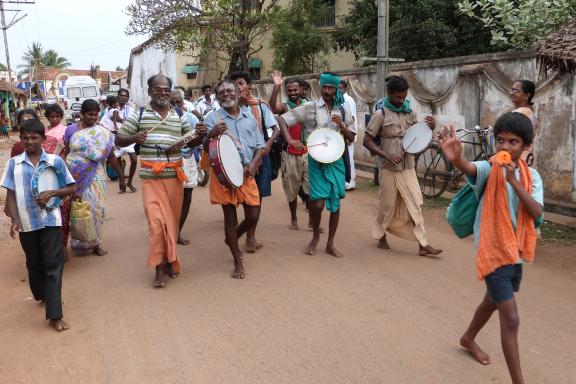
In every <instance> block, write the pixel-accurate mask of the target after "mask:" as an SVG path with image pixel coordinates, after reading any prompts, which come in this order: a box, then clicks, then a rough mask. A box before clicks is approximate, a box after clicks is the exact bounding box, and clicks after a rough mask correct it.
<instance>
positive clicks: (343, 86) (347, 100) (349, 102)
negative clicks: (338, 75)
mask: <svg viewBox="0 0 576 384" xmlns="http://www.w3.org/2000/svg"><path fill="white" fill-rule="evenodd" d="M340 91H342V94H343V95H344V105H345V106H347V107H348V109H349V110H350V111H352V119H353V120H354V125H353V126H352V130H353V131H354V133H355V134H357V133H358V112H357V111H356V102H355V101H354V99H353V98H352V96H350V95H349V94H348V82H347V81H346V80H340ZM354 142H356V136H354ZM354 142H352V143H350V144H349V145H348V155H349V157H350V182H347V183H346V190H347V191H350V190H352V189H354V188H356V168H355V166H354Z"/></svg>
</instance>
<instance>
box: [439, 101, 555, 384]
mask: <svg viewBox="0 0 576 384" xmlns="http://www.w3.org/2000/svg"><path fill="white" fill-rule="evenodd" d="M494 137H495V139H496V149H497V151H499V153H498V154H497V155H496V156H494V157H492V159H491V160H490V162H488V161H477V162H469V161H467V160H465V159H464V158H462V145H461V143H460V140H459V139H458V137H457V136H456V131H455V129H454V126H452V125H451V124H448V125H446V126H444V131H443V132H442V133H441V134H440V138H439V140H440V144H441V146H442V150H443V152H444V154H445V155H446V158H447V159H448V160H449V161H451V162H452V163H453V164H454V166H456V167H457V168H458V169H460V170H461V171H462V172H463V173H464V174H466V176H467V178H468V182H469V184H470V185H471V186H472V188H473V190H474V191H475V193H476V197H477V198H478V199H479V200H480V204H479V206H478V210H477V211H476V221H475V224H474V237H475V244H476V245H477V247H478V256H477V261H476V271H477V275H478V278H479V279H484V281H485V282H486V290H487V293H486V295H485V296H484V299H483V300H482V302H481V303H480V305H479V306H478V308H477V309H476V312H475V313H474V317H473V319H472V322H471V323H470V325H469V327H468V329H467V330H466V332H465V333H464V335H463V336H462V338H461V339H460V344H461V345H462V347H464V348H465V349H467V350H468V351H469V352H470V353H471V354H472V356H473V357H474V358H475V359H476V360H477V361H478V362H480V363H481V364H484V365H485V364H489V363H490V357H489V356H488V355H487V354H486V353H485V352H484V351H483V350H482V349H480V347H479V346H478V345H477V344H476V342H475V339H476V335H477V334H478V332H480V330H481V329H482V328H483V327H484V325H485V324H486V323H487V322H488V320H489V319H490V317H491V316H492V314H493V313H494V312H495V311H498V315H499V317H500V328H501V338H502V349H503V351H504V356H505V358H506V364H507V365H508V370H509V371H510V376H511V377H512V383H514V384H522V383H524V379H523V377H522V370H521V368H520V353H519V351H518V328H519V316H518V310H517V308H516V301H515V299H514V292H517V291H518V289H519V287H520V281H521V279H522V266H523V261H526V262H531V261H532V260H534V252H535V248H536V235H535V228H534V227H535V225H534V221H535V220H540V219H541V216H542V207H543V199H544V197H543V195H544V193H543V189H542V180H541V178H540V175H539V174H538V172H537V171H536V170H534V169H532V168H529V167H528V165H527V164H526V162H525V161H524V160H522V159H521V155H522V151H523V150H525V149H526V148H527V147H529V146H530V144H532V140H533V138H534V129H533V127H532V122H531V121H530V119H529V118H527V117H526V116H525V115H524V114H522V113H518V112H509V113H506V114H504V115H502V116H501V117H500V118H499V119H498V120H497V121H496V124H495V125H494Z"/></svg>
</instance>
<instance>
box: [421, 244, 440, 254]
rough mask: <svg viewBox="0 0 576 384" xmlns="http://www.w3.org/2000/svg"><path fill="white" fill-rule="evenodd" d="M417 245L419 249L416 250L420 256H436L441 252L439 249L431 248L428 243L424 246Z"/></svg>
mask: <svg viewBox="0 0 576 384" xmlns="http://www.w3.org/2000/svg"><path fill="white" fill-rule="evenodd" d="M419 247H420V249H419V250H418V254H419V255H420V256H427V257H434V256H437V255H439V254H440V253H442V250H441V249H436V248H433V247H432V246H430V245H427V246H425V247H423V246H421V245H420V246H419Z"/></svg>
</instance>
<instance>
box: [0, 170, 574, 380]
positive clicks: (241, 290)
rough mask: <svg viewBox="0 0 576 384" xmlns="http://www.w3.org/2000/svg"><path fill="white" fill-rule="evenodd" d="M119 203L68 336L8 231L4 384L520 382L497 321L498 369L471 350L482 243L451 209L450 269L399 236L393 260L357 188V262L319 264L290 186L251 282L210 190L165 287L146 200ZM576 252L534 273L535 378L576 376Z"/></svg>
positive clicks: (439, 236) (71, 285)
mask: <svg viewBox="0 0 576 384" xmlns="http://www.w3.org/2000/svg"><path fill="white" fill-rule="evenodd" d="M108 196H109V199H108V210H107V212H108V219H107V222H106V227H105V234H104V246H105V247H106V248H107V249H108V251H109V254H108V255H107V256H105V257H95V256H94V257H83V258H78V257H74V258H73V259H72V261H71V262H70V263H68V264H67V265H66V269H65V279H64V288H63V296H64V300H65V301H66V303H65V315H66V320H68V321H69V322H70V324H71V325H72V328H71V329H70V330H69V331H67V332H65V333H62V334H57V333H56V332H54V331H52V330H51V329H50V328H48V326H47V325H46V324H44V323H43V321H42V317H43V311H42V310H41V309H39V308H38V307H37V306H36V304H35V303H33V302H32V301H31V300H30V299H29V297H30V292H29V289H28V285H27V282H26V280H25V279H26V273H25V265H24V262H23V260H24V259H23V256H22V252H21V250H20V248H19V246H18V244H17V242H14V241H9V240H7V238H6V235H5V229H6V228H5V226H4V231H3V233H2V235H1V236H2V237H1V238H0V239H1V241H2V246H3V251H2V252H1V255H0V260H1V262H2V268H1V269H0V290H1V292H2V293H3V298H2V300H1V302H0V324H1V325H2V326H1V327H0V345H1V348H0V382H1V383H12V384H14V383H27V384H28V383H39V382H43V383H58V384H60V383H155V384H156V383H426V384H429V383H508V382H509V379H508V374H507V369H506V364H505V362H504V358H503V355H502V353H501V349H500V345H499V333H498V322H497V321H496V319H493V320H492V321H491V322H490V323H489V326H488V327H487V329H486V330H485V332H484V333H483V334H482V335H481V337H480V339H479V342H480V343H481V345H482V346H483V347H484V348H485V350H487V351H488V352H489V353H490V354H491V356H492V360H493V363H492V364H491V365H490V366H487V367H483V366H480V365H479V364H477V363H475V362H474V361H473V360H472V359H471V358H470V357H468V355H467V354H466V353H464V352H463V351H462V350H461V349H459V348H458V346H457V342H458V338H459V336H460V334H461V333H462V332H463V330H464V329H465V327H466V326H467V324H468V321H469V320H470V317H471V315H472V312H473V310H474V309H475V306H476V304H477V303H478V302H479V300H480V299H481V297H482V295H483V293H484V287H483V285H482V283H479V282H477V281H476V280H475V277H474V276H475V274H474V255H473V250H472V245H471V241H470V240H469V239H467V240H458V239H456V238H455V236H453V235H452V234H451V233H450V232H449V230H448V228H447V227H446V225H445V224H444V223H443V219H442V214H443V213H442V211H439V210H436V211H427V212H426V218H427V222H426V223H427V227H428V230H429V232H430V236H429V237H430V239H431V240H432V242H433V244H434V245H436V246H439V247H442V248H444V249H445V253H444V254H443V258H442V259H441V260H432V259H426V258H421V257H418V256H416V254H415V251H416V247H415V246H414V244H411V243H408V242H405V241H402V240H398V239H392V242H391V244H392V247H393V251H380V250H378V249H377V248H376V247H375V241H373V240H371V239H370V236H369V231H370V223H371V220H372V218H373V215H374V211H375V207H376V204H375V195H374V194H372V193H369V192H365V191H355V192H353V193H352V194H351V195H350V196H349V197H348V198H346V200H345V201H344V207H343V212H342V219H341V224H340V227H341V230H340V232H339V235H338V239H337V245H338V246H339V247H340V249H341V250H342V251H344V252H345V254H346V257H345V258H344V259H341V260H338V259H334V258H332V257H330V256H328V255H326V254H324V253H323V252H319V253H318V254H317V255H315V256H307V255H305V254H304V253H303V252H302V251H303V248H304V246H305V245H306V243H307V242H308V240H309V238H310V232H308V231H289V230H288V229H287V224H288V210H287V206H286V204H285V202H284V198H283V193H282V191H281V186H280V184H279V183H278V182H276V183H275V185H274V196H273V197H272V198H268V199H266V200H265V203H264V210H263V217H262V219H261V224H260V229H259V232H258V234H259V238H260V240H262V241H263V242H264V245H265V247H264V248H263V249H262V250H261V251H259V252H258V253H256V254H254V255H246V267H247V278H246V280H243V281H237V280H233V279H231V278H230V277H229V275H230V272H231V271H232V259H231V256H230V254H229V252H228V250H227V248H226V247H225V246H224V244H223V242H222V240H223V237H224V235H223V223H222V214H221V211H220V208H219V207H217V206H211V205H210V204H208V195H207V190H206V189H204V188H198V189H197V190H195V191H194V197H193V206H192V212H191V216H190V218H189V220H188V223H187V225H186V227H185V234H186V236H187V237H188V238H189V239H191V240H192V241H191V245H189V246H187V247H181V248H180V255H181V259H182V263H183V268H184V269H183V274H182V276H181V277H179V278H178V279H176V280H171V281H169V284H168V286H167V287H166V288H164V289H154V288H152V286H151V281H152V278H153V272H152V271H150V270H146V269H145V259H146V230H147V226H146V219H145V217H144V214H143V210H142V208H141V200H140V194H139V193H137V194H126V195H118V194H116V186H115V185H109V195H108ZM299 213H300V215H301V216H302V217H303V214H304V211H303V210H300V212H299ZM323 225H324V226H326V225H327V223H324V224H323ZM323 240H325V237H323ZM574 251H575V249H574V248H563V247H558V246H546V247H544V248H541V249H540V251H539V254H538V255H537V262H536V264H535V265H532V266H529V267H528V268H526V274H525V280H524V285H523V287H522V290H521V294H520V296H519V305H520V311H521V319H522V325H521V336H520V337H521V339H520V341H521V353H522V361H523V366H524V370H525V376H526V379H527V382H528V383H555V384H560V383H565V384H569V383H574V382H576V367H575V365H574V348H573V346H574V345H576V332H575V331H576V326H575V321H574V319H576V305H574V303H575V301H574V292H576V267H575V264H576V263H574V260H573V256H574V255H575V254H576V252H574ZM570 255H571V256H572V258H570V257H569V256H570Z"/></svg>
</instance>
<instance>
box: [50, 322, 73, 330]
mask: <svg viewBox="0 0 576 384" xmlns="http://www.w3.org/2000/svg"><path fill="white" fill-rule="evenodd" d="M48 324H49V325H50V326H51V327H52V328H54V329H55V330H57V331H58V332H62V331H65V330H67V329H70V325H69V324H68V323H66V322H65V321H64V320H62V319H50V321H48Z"/></svg>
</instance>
